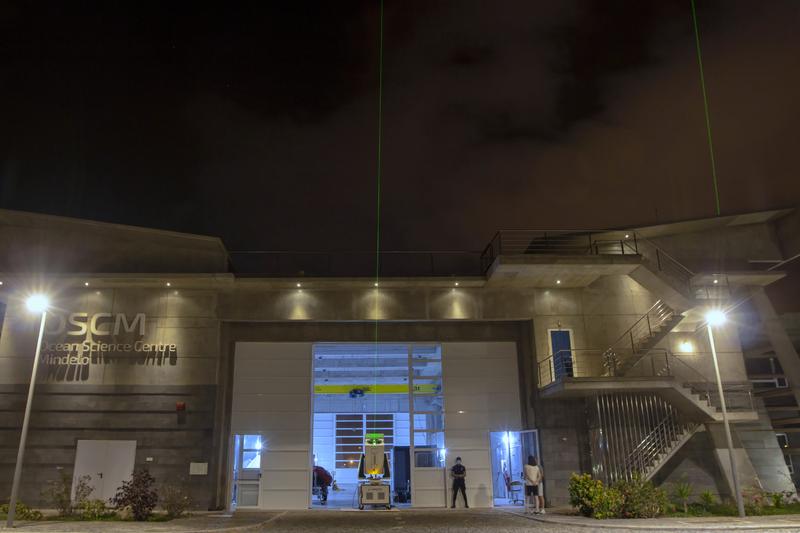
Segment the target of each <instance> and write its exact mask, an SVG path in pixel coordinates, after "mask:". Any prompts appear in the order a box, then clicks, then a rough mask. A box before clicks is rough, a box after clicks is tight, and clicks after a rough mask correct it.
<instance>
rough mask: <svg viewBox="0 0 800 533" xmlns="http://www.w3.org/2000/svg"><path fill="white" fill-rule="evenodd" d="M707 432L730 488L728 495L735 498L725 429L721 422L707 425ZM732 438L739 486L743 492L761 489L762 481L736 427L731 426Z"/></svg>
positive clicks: (727, 485) (726, 484)
mask: <svg viewBox="0 0 800 533" xmlns="http://www.w3.org/2000/svg"><path fill="white" fill-rule="evenodd" d="M706 431H707V432H708V435H709V437H710V439H711V443H712V444H713V446H714V459H716V461H717V466H718V467H719V469H720V471H721V472H722V476H723V478H724V479H725V486H726V487H728V495H729V496H730V497H731V498H732V499H733V498H734V489H733V475H732V473H731V460H730V458H729V455H728V443H727V439H726V438H725V429H724V428H723V425H722V423H721V422H715V423H710V424H706ZM731 437H732V438H733V457H734V459H735V460H736V469H737V471H738V472H739V485H740V487H741V490H742V492H748V491H750V490H752V489H753V487H759V488H761V481H760V480H759V479H758V474H756V469H755V467H753V463H752V462H751V461H750V456H749V455H747V450H745V449H744V447H743V446H742V442H741V440H740V439H739V435H738V434H737V432H736V426H735V425H732V426H731Z"/></svg>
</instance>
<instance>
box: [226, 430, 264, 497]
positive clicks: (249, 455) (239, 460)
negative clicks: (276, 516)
mask: <svg viewBox="0 0 800 533" xmlns="http://www.w3.org/2000/svg"><path fill="white" fill-rule="evenodd" d="M262 442H263V441H262V439H261V435H234V436H233V476H232V480H233V483H232V484H231V509H232V510H234V509H236V508H237V507H243V508H244V507H258V503H259V500H260V496H261V448H262V446H263V445H262Z"/></svg>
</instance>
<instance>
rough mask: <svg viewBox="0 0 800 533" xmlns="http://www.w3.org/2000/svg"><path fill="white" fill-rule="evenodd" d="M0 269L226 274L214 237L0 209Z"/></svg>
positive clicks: (224, 255)
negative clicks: (0, 252) (0, 251)
mask: <svg viewBox="0 0 800 533" xmlns="http://www.w3.org/2000/svg"><path fill="white" fill-rule="evenodd" d="M0 250H3V253H2V254H0V272H5V273H9V272H25V273H27V272H40V273H41V272H65V273H66V272H83V273H86V272H125V273H134V272H159V273H161V272H194V273H200V272H227V270H228V264H227V263H228V256H227V252H226V251H225V248H224V246H223V245H222V241H220V240H219V239H217V238H214V237H206V236H201V235H190V234H187V233H177V232H171V231H159V230H153V229H148V228H137V227H134V226H122V225H118V224H104V223H100V222H93V221H90V220H79V219H74V218H65V217H57V216H49V215H40V214H34V213H24V212H20V211H8V210H5V209H0Z"/></svg>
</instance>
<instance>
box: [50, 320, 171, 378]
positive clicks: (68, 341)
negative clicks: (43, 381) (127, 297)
mask: <svg viewBox="0 0 800 533" xmlns="http://www.w3.org/2000/svg"><path fill="white" fill-rule="evenodd" d="M146 326H147V316H146V315H145V314H144V313H137V314H135V315H125V314H123V313H117V314H111V313H94V314H91V315H90V314H89V313H84V312H79V313H70V314H52V315H48V317H47V322H46V324H45V338H44V339H43V340H42V350H41V359H40V361H41V363H42V364H44V365H46V367H47V373H48V375H49V376H50V377H55V378H56V379H68V378H59V377H58V375H59V372H58V369H59V368H60V369H68V368H70V367H72V368H74V367H76V366H77V367H87V368H86V369H85V370H88V366H89V365H93V364H109V363H117V362H124V361H127V362H129V363H131V364H149V365H156V366H160V365H165V364H170V365H174V364H176V361H177V355H178V346H177V344H175V343H164V342H155V343H153V342H146V341H145V340H144V337H145V333H146ZM84 374H86V372H81V375H84ZM64 375H65V376H66V375H67V373H64ZM76 379H85V378H81V377H78V378H76Z"/></svg>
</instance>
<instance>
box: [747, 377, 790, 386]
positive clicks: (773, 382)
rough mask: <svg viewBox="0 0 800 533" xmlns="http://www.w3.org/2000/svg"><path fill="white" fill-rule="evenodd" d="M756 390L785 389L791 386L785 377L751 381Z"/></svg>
mask: <svg viewBox="0 0 800 533" xmlns="http://www.w3.org/2000/svg"><path fill="white" fill-rule="evenodd" d="M750 383H752V384H753V388H754V389H785V388H786V387H788V386H789V383H788V381H786V378H784V377H774V378H758V379H751V380H750Z"/></svg>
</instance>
